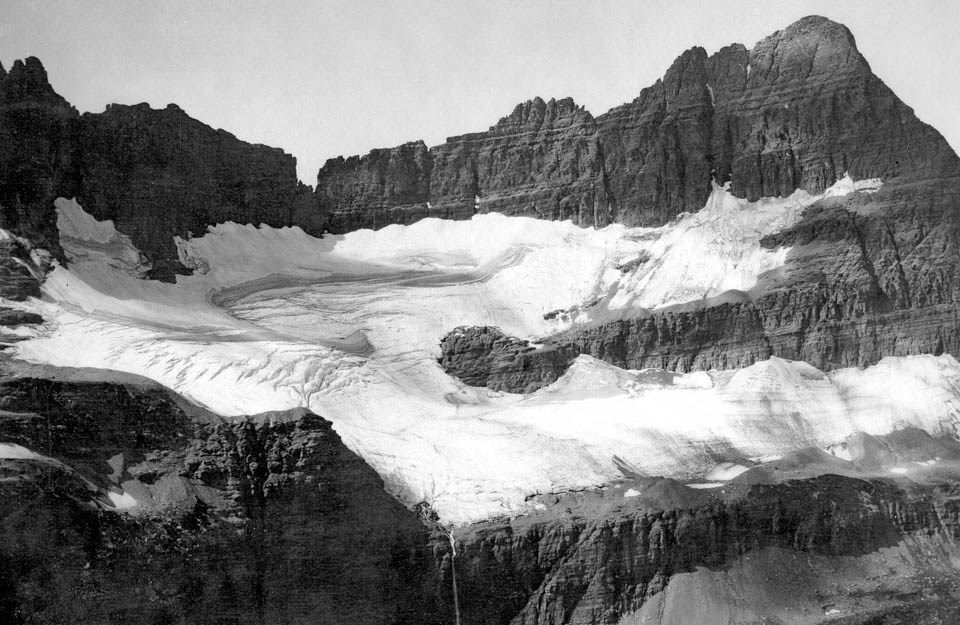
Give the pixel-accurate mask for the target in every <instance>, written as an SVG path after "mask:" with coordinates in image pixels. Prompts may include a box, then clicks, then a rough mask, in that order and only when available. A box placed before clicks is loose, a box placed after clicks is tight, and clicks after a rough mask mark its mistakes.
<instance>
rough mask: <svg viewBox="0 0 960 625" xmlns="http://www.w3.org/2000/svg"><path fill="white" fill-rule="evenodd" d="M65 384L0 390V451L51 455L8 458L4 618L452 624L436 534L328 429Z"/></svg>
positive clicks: (0, 535) (152, 393) (308, 418)
mask: <svg viewBox="0 0 960 625" xmlns="http://www.w3.org/2000/svg"><path fill="white" fill-rule="evenodd" d="M54 373H55V377H57V378H60V379H50V378H37V377H19V376H14V377H9V376H6V377H5V378H4V379H3V380H2V381H0V440H2V441H4V442H5V443H16V444H20V445H22V446H25V447H27V448H29V449H31V450H32V451H35V452H37V453H40V454H43V455H44V456H47V458H46V459H43V460H32V459H4V460H0V477H2V479H0V491H2V497H0V563H2V566H0V621H2V622H4V623H11V624H18V623H60V622H63V623H66V622H69V623H110V622H118V623H119V622H123V623H197V624H204V625H206V624H213V623H218V624H219V623H234V624H245V623H256V624H261V625H262V624H268V623H305V622H310V623H351V624H353V623H438V622H441V621H443V620H445V619H443V618H441V615H440V613H439V612H438V610H440V604H439V602H438V598H437V597H438V592H439V591H438V588H437V583H438V581H437V580H438V578H437V574H436V572H435V571H434V568H433V560H432V556H431V549H430V547H429V542H428V541H429V530H428V528H427V526H425V525H424V524H423V523H422V522H421V520H420V518H419V517H418V516H417V515H416V514H414V513H413V512H410V511H408V510H407V509H406V508H404V507H403V506H401V505H400V504H399V503H397V502H396V501H395V500H394V499H393V498H391V497H390V496H389V495H387V494H386V493H385V492H384V490H383V482H382V481H381V480H380V478H379V476H377V474H376V473H375V472H374V471H373V470H372V469H371V468H370V467H369V466H367V465H366V464H365V463H364V462H363V461H362V460H361V459H360V458H359V457H358V456H356V455H355V454H354V453H352V452H351V451H349V450H348V449H347V448H346V447H345V446H344V445H343V443H342V442H341V440H340V438H339V436H337V434H336V433H335V432H334V431H333V429H332V428H331V426H330V423H329V422H327V421H325V420H324V419H322V418H320V417H318V416H316V415H313V414H311V413H309V412H306V411H299V412H297V411H294V412H290V413H278V414H272V415H261V416H259V417H250V418H239V419H234V420H231V421H229V422H227V421H223V420H221V419H219V418H218V417H215V416H213V415H210V414H208V413H205V412H204V411H202V410H200V409H197V408H196V407H192V406H190V405H189V404H187V403H186V402H184V401H183V400H182V399H180V398H178V397H176V396H175V395H174V394H173V393H172V392H170V391H168V390H167V389H164V388H162V387H159V386H158V385H156V384H153V383H150V382H147V381H145V380H131V378H132V377H133V376H126V377H125V378H124V379H123V380H121V381H120V382H112V381H108V380H102V381H91V380H88V381H70V380H71V379H74V378H76V377H77V376H76V373H74V372H70V371H66V372H65V371H63V370H60V371H57V372H54ZM117 454H123V461H122V464H120V465H116V464H108V462H107V460H109V459H111V458H115V457H116V455H117ZM117 483H121V484H122V488H123V489H124V490H125V491H127V492H135V493H136V494H137V496H138V497H139V499H140V501H141V505H140V506H139V507H138V508H134V509H132V514H127V513H122V512H117V511H115V510H113V509H112V508H110V507H109V505H107V502H108V500H107V498H106V497H105V496H104V493H105V489H106V488H109V487H111V486H113V487H114V488H116V485H117ZM144 493H150V495H144Z"/></svg>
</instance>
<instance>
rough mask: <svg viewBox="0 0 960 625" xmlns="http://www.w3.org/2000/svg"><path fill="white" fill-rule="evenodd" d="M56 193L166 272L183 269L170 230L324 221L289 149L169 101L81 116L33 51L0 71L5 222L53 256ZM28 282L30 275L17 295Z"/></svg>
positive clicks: (9, 262)
mask: <svg viewBox="0 0 960 625" xmlns="http://www.w3.org/2000/svg"><path fill="white" fill-rule="evenodd" d="M59 196H62V197H78V199H79V200H80V201H81V202H82V204H83V206H84V207H85V208H86V210H87V211H88V212H90V213H91V214H92V215H94V216H96V217H97V218H98V219H113V220H114V222H115V224H116V225H117V227H118V228H119V229H120V231H121V232H123V233H124V234H126V235H129V236H130V237H131V239H132V240H133V243H134V244H135V245H136V246H137V247H138V248H139V249H140V250H141V251H142V252H144V253H145V254H146V255H147V257H148V259H149V260H150V261H151V263H152V264H153V270H152V272H151V276H152V277H156V278H162V279H170V278H171V277H172V276H173V274H175V273H184V272H186V271H187V268H185V267H184V266H183V265H181V264H180V263H179V261H178V258H177V251H176V246H175V244H174V236H181V237H188V236H190V235H191V234H193V235H201V234H203V233H204V232H205V231H206V228H207V226H209V225H214V224H217V223H222V222H225V221H238V222H241V223H254V224H258V225H259V224H260V223H265V224H268V225H271V226H278V227H279V226H290V225H294V224H297V225H300V226H301V227H302V228H303V229H304V230H306V231H307V232H310V233H312V234H317V235H319V234H320V233H321V232H322V229H323V220H322V219H321V218H320V214H319V211H318V210H317V208H316V202H315V199H314V197H313V195H312V193H311V190H310V189H309V187H306V186H304V185H302V184H301V183H300V182H299V181H298V180H297V175H296V159H294V158H293V157H292V156H290V155H288V154H285V153H284V152H283V151H281V150H279V149H277V148H269V147H267V146H262V145H251V144H248V143H245V142H243V141H240V140H238V139H237V138H236V137H234V136H233V135H231V134H230V133H228V132H226V131H223V130H214V129H213V128H210V127H209V126H206V125H205V124H203V123H201V122H199V121H197V120H195V119H193V118H191V117H190V116H188V115H187V114H186V113H185V112H183V111H182V110H181V109H180V108H178V107H177V106H175V105H170V106H168V107H167V108H165V109H160V110H155V109H152V108H150V107H149V106H148V105H146V104H140V105H136V106H120V105H112V106H109V107H107V110H106V111H105V112H103V113H86V114H84V115H82V116H81V115H78V113H77V111H76V109H74V108H73V107H72V106H70V104H69V103H68V102H67V101H66V100H65V99H64V98H62V97H61V96H60V95H58V94H57V93H56V92H55V91H54V89H53V87H52V86H51V85H50V83H49V81H48V80H47V74H46V71H45V70H44V68H43V65H42V64H41V63H40V61H39V60H38V59H36V58H34V57H30V58H28V59H26V61H23V62H21V61H17V62H16V63H14V66H13V67H12V68H11V70H10V72H9V73H5V72H0V228H3V229H4V230H7V231H9V232H11V233H13V234H15V235H17V236H19V237H21V238H23V239H24V240H25V241H27V242H28V245H29V246H30V247H31V249H32V248H39V249H43V250H48V251H49V252H51V253H53V254H54V255H55V256H59V244H58V239H57V229H56V214H55V212H54V207H53V201H54V200H55V199H56V198H57V197H59ZM17 264H20V263H17V262H16V260H14V259H13V257H12V255H11V253H10V252H8V251H7V250H6V249H5V248H3V246H0V272H3V273H12V274H15V275H21V274H22V273H23V272H22V271H21V270H20V269H17V267H16V266H15V265H17ZM38 269H40V275H42V267H38ZM17 272H19V273H17ZM31 282H32V283H33V285H32V286H31V284H30V283H31ZM34 291H36V279H35V278H34V279H33V280H26V281H25V282H24V283H23V286H22V288H20V289H19V295H20V296H25V295H30V294H34Z"/></svg>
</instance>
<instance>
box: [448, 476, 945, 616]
mask: <svg viewBox="0 0 960 625" xmlns="http://www.w3.org/2000/svg"><path fill="white" fill-rule="evenodd" d="M677 489H682V490H687V489H686V488H685V487H682V486H680V485H678V484H677V483H676V482H672V481H671V480H662V481H660V482H658V483H656V484H655V485H654V486H652V487H650V490H659V491H661V492H660V493H659V495H660V496H661V497H663V496H666V495H668V494H669V491H672V490H677ZM934 490H935V489H930V492H928V493H925V494H924V495H920V494H919V493H914V494H912V495H911V494H908V493H907V492H906V491H904V490H902V489H901V488H900V487H898V486H896V485H894V484H893V483H890V482H886V481H883V480H861V479H854V478H849V477H841V476H839V475H823V476H821V477H816V478H812V479H804V480H793V481H788V482H786V483H780V484H757V485H754V486H750V487H747V489H746V490H745V491H744V493H743V495H742V496H741V497H738V498H733V499H731V500H727V501H720V500H718V499H714V500H712V502H711V501H710V500H711V499H712V498H710V497H707V496H702V498H703V499H705V500H707V501H706V502H703V501H701V502H700V503H699V504H697V503H696V501H697V500H696V498H691V497H689V496H688V497H687V499H688V502H687V503H686V504H685V505H679V506H677V505H676V504H674V505H673V506H671V505H666V506H659V507H658V506H650V505H638V506H634V507H633V509H631V506H630V505H629V504H623V507H624V508H625V510H619V511H617V512H615V513H612V514H608V515H602V514H601V515H596V514H585V515H583V516H581V515H580V514H579V513H577V512H574V513H573V514H570V513H569V509H568V511H567V513H566V514H563V513H561V514H559V515H558V516H554V517H550V516H549V515H545V516H544V519H543V520H542V521H537V520H536V517H533V518H521V519H516V520H513V521H504V522H500V523H496V522H490V523H486V524H480V525H477V526H474V527H472V528H468V529H466V530H464V531H462V532H461V533H459V534H458V535H457V536H458V539H457V555H456V570H457V574H458V580H457V584H458V587H459V589H460V594H459V597H460V607H461V612H462V622H463V623H464V624H465V625H467V624H475V623H491V624H492V623H514V624H520V623H523V624H525V625H535V624H541V625H542V624H546V623H550V624H561V623H572V624H578V625H580V624H599V623H617V622H619V621H620V619H621V618H622V617H624V616H626V615H629V614H630V613H633V612H635V611H637V610H638V609H640V608H641V607H642V606H644V604H646V603H648V602H651V601H653V602H656V601H657V600H659V599H660V597H658V594H659V593H661V592H663V591H664V590H665V589H666V588H667V586H668V584H669V583H670V581H671V578H673V577H674V576H678V575H681V574H683V573H686V572H691V571H694V570H696V569H697V567H707V568H708V570H709V571H713V572H712V573H708V575H712V576H719V575H722V574H724V573H723V572H724V571H728V570H734V571H736V570H738V569H736V568H735V567H742V566H743V563H744V561H746V562H749V560H750V559H751V558H762V557H764V554H765V553H769V550H771V549H774V550H776V549H780V550H783V551H782V552H781V554H783V556H782V557H781V559H780V561H781V563H782V564H786V562H787V561H788V559H789V558H794V559H797V560H798V561H800V560H805V561H806V563H807V564H810V563H811V562H815V563H816V564H814V565H811V568H812V571H810V574H809V576H808V577H807V578H806V579H800V580H792V583H793V584H795V585H794V586H792V587H791V588H790V589H789V592H790V593H798V595H799V596H795V597H791V596H784V597H781V606H780V607H782V606H783V605H786V606H788V609H789V606H791V602H793V607H794V608H795V607H797V605H803V604H802V603H801V601H802V600H801V598H800V597H804V598H806V596H808V595H810V594H811V593H813V591H814V590H816V588H817V581H816V577H817V576H828V577H829V575H830V574H831V573H835V572H836V568H834V567H836V566H837V565H838V564H839V563H840V562H846V563H850V562H853V561H855V560H853V558H855V557H863V556H865V555H867V554H871V553H875V552H877V551H878V550H881V549H885V548H890V547H894V546H898V545H899V546H900V548H901V549H903V550H904V552H907V553H911V554H912V557H915V558H917V561H916V562H917V563H918V564H917V570H916V571H914V573H915V574H916V575H917V577H919V574H922V573H924V572H926V574H927V575H929V574H930V571H933V570H934V569H932V568H930V569H927V570H926V571H925V570H924V567H926V566H932V563H933V562H934V561H937V562H938V563H939V564H940V565H944V564H946V566H947V568H948V569H949V568H950V565H949V564H948V560H949V558H948V557H943V558H938V556H937V555H936V553H937V551H938V550H939V549H940V547H932V545H933V544H936V545H949V544H950V543H951V541H952V540H954V539H955V538H956V537H957V536H958V532H960V522H958V519H960V507H958V503H957V501H956V500H955V499H954V494H952V493H951V492H949V488H947V489H946V490H944V491H936V494H935V493H934ZM669 499H670V497H667V500H669ZM625 501H628V502H629V501H630V500H625ZM561 509H562V506H561ZM931 537H932V538H931ZM928 541H930V542H929V544H928ZM904 542H905V545H906V546H904ZM442 545H443V543H441V542H438V543H437V548H436V549H437V558H438V559H439V560H440V562H441V564H440V565H439V567H440V569H441V570H442V571H447V572H448V571H449V562H448V560H449V558H450V553H449V549H444V548H443V547H442ZM948 549H949V548H948ZM944 553H945V552H944ZM791 554H804V555H801V556H799V557H796V558H795V557H794V556H792V555H791ZM821 556H828V557H821ZM836 556H845V558H843V559H835V557H836ZM901 557H903V556H901ZM907 557H910V556H907ZM941 560H942V562H941ZM828 562H829V563H830V564H829V565H827V566H824V565H825V564H826V563H828ZM778 566H779V565H778ZM789 567H790V568H788V569H785V570H782V571H781V570H778V569H777V568H774V569H772V570H771V569H767V570H765V571H763V575H755V576H754V577H747V576H744V575H743V573H742V572H740V573H739V583H741V584H743V585H744V587H745V590H744V592H745V593H746V594H745V596H746V597H749V596H751V593H754V592H756V593H759V592H760V591H761V590H762V589H763V585H764V584H765V583H768V581H767V580H769V579H771V578H780V579H783V580H787V579H791V578H792V577H794V576H795V573H796V571H799V570H800V569H801V568H802V567H801V566H800V564H798V563H793V562H791V563H790V564H789ZM817 567H819V570H818V568H817ZM890 570H891V571H892V569H890ZM837 581H841V582H848V581H849V580H837ZM914 581H919V580H914ZM931 583H932V582H926V584H927V586H928V587H929V585H930V584H931ZM936 583H937V584H943V585H944V587H946V586H950V585H951V584H952V585H953V587H955V586H956V583H957V575H956V572H954V573H953V575H952V577H950V576H944V577H941V578H938V579H937V581H936ZM922 585H923V583H922V582H921V586H922ZM873 586H874V587H873V588H871V589H870V590H871V591H873V592H875V593H876V594H877V596H879V597H885V598H886V599H889V600H890V602H891V603H888V604H887V606H886V607H885V608H880V609H879V610H878V613H880V614H885V613H887V612H885V611H884V610H890V611H891V613H892V612H895V611H896V610H898V609H904V608H903V604H908V605H912V606H913V609H916V610H918V612H916V613H918V614H919V613H920V611H922V610H923V609H925V606H924V605H922V604H923V602H924V601H925V600H927V599H929V597H923V596H920V593H917V596H908V594H909V593H903V595H902V596H900V597H899V599H895V597H896V596H897V595H901V590H899V589H898V588H897V587H895V586H894V587H891V588H886V589H885V592H884V591H881V586H882V583H878V582H874V583H873ZM941 590H942V589H941ZM833 592H834V593H835V594H836V595H838V596H843V592H844V591H843V590H842V589H840V588H834V589H833ZM885 593H886V594H885ZM784 594H785V595H789V593H784ZM818 599H819V600H820V601H821V602H823V601H828V597H827V596H820V597H815V598H814V599H813V602H814V603H813V605H814V606H815V607H816V608H817V611H818V612H819V611H820V610H819V609H820V605H821V604H818V603H815V602H816V601H817V600H818ZM937 599H946V600H947V601H948V602H949V606H950V607H951V608H952V609H956V607H957V600H956V598H955V597H953V598H951V596H950V595H947V596H945V597H944V596H943V595H939V596H938V597H937ZM686 600H688V601H691V600H693V598H692V597H687V599H686ZM737 604H738V600H737V599H736V598H734V597H732V596H729V595H728V596H726V597H724V600H723V604H721V605H720V606H719V609H721V610H723V611H724V612H727V611H729V610H732V609H735V608H736V607H737ZM891 604H892V605H891ZM942 607H943V606H941V605H940V603H936V604H935V605H934V606H933V607H932V608H930V609H939V608H942ZM771 611H772V610H771ZM866 613H867V610H864V611H863V612H861V614H866ZM761 616H763V617H768V616H770V614H761ZM651 622H658V623H659V622H660V621H656V620H655V621H651ZM717 622H723V623H727V622H728V621H727V620H723V619H720V620H719V621H717ZM729 622H731V623H732V622H739V621H736V620H735V619H734V620H731V621H729ZM757 622H761V621H757ZM797 622H820V619H815V618H811V619H810V620H806V621H797ZM858 622H859V621H858ZM917 622H922V621H917ZM932 622H938V621H932Z"/></svg>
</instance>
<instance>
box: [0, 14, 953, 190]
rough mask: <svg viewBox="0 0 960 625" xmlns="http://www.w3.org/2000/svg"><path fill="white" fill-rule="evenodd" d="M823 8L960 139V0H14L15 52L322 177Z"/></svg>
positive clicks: (56, 75) (90, 101)
mask: <svg viewBox="0 0 960 625" xmlns="http://www.w3.org/2000/svg"><path fill="white" fill-rule="evenodd" d="M809 14H819V15H824V16H826V17H829V18H831V19H833V20H835V21H838V22H841V23H843V24H845V25H847V26H848V27H849V28H850V30H851V31H853V33H854V35H855V37H856V39H857V44H858V46H859V48H860V50H861V52H862V53H863V54H864V56H865V57H866V58H867V60H868V61H869V62H870V64H871V67H872V68H873V71H874V73H876V74H877V75H878V76H880V78H882V79H883V80H884V81H885V82H886V83H887V84H888V85H889V86H890V87H891V88H892V89H893V90H894V91H895V92H896V93H897V94H898V95H899V96H900V97H901V98H902V99H903V100H904V101H905V102H906V103H907V104H908V105H910V106H912V107H913V108H914V109H915V111H916V113H917V115H918V116H919V117H920V119H922V120H923V121H926V122H928V123H930V124H932V125H933V126H935V127H936V128H937V129H938V130H940V131H941V132H942V133H943V134H944V136H946V138H947V140H948V141H949V142H950V143H951V145H953V146H954V148H955V149H956V148H957V147H960V118H958V117H957V115H956V113H955V110H954V103H955V102H956V101H957V99H958V95H960V94H958V91H960V81H958V80H957V79H956V73H955V71H956V67H958V66H960V38H958V37H957V35H956V25H957V24H960V3H955V2H952V1H950V0H942V1H936V0H927V1H916V2H909V3H904V2H899V1H898V2H886V1H884V2H879V1H846V2H843V3H837V2H835V1H833V0H794V1H792V2H781V1H777V0H773V1H766V2H762V3H760V2H735V1H732V0H713V1H712V2H709V3H706V2H697V1H686V2H678V1H676V0H671V1H667V0H663V1H660V0H649V1H644V2H618V1H609V2H608V1H598V2H580V1H564V0H561V1H556V0H553V1H547V0H523V1H520V2H514V1H509V2H508V1H500V0H495V1H489V2H475V3H467V2H449V1H444V0H406V1H404V2H382V1H377V0H323V1H321V2H299V3H295V2H278V3H259V2H258V3H255V2H247V1H226V0H206V1H202V2H197V1H189V0H169V1H163V2H156V1H153V2H147V1H140V0H125V1H113V0H97V1H67V0H50V1H47V2H29V3H28V2H22V1H16V0H0V15H3V19H2V21H0V62H2V63H3V65H4V67H6V68H8V69H9V67H10V65H12V63H13V61H14V60H15V59H18V58H24V57H26V56H30V55H33V56H37V57H39V58H40V59H41V60H42V61H43V63H44V65H45V67H46V68H47V72H48V74H49V75H50V80H51V82H52V83H53V85H54V87H55V88H56V89H57V91H58V92H59V93H61V94H62V95H63V96H64V97H66V98H67V99H68V100H70V102H71V103H73V104H74V105H75V106H77V108H78V109H80V110H81V111H95V112H98V111H102V110H103V109H104V107H105V106H106V105H107V104H108V103H111V102H119V103H124V104H134V103H137V102H149V103H150V104H151V105H152V106H154V107H163V106H165V105H166V104H167V103H169V102H176V103H177V104H179V105H180V106H181V107H182V108H183V109H185V110H186V111H187V113H189V114H190V115H192V116H193V117H196V118H198V119H200V120H202V121H204V122H206V123H207V124H210V125H211V126H214V127H219V128H225V129H227V130H229V131H231V132H233V133H234V134H235V135H237V136H238V137H239V138H241V139H244V140H246V141H252V142H256V143H266V144H269V145H274V146H279V147H282V148H283V149H284V150H286V151H287V152H290V153H292V154H293V155H294V156H296V157H297V161H298V171H299V175H300V178H301V179H302V180H303V181H304V182H306V183H308V184H313V183H314V182H315V180H316V172H317V169H318V168H319V167H320V166H321V165H322V164H323V162H324V161H325V160H326V159H327V158H331V157H334V156H338V155H351V154H362V153H366V152H367V151H369V150H370V149H371V148H375V147H389V146H393V145H397V144H400V143H403V142H405V141H411V140H416V139H423V140H425V141H426V142H427V144H428V145H435V144H437V143H441V142H443V140H444V139H445V138H446V137H447V136H451V135H457V134H462V133H466V132H475V131H480V130H485V129H486V128H487V127H489V126H490V125H492V124H494V123H495V122H496V121H497V120H498V119H499V118H500V117H502V116H503V115H506V114H507V113H509V112H510V111H511V110H512V109H513V107H514V105H516V104H517V103H518V102H521V101H524V100H528V99H530V98H532V97H534V96H541V97H543V98H550V97H557V98H560V97H566V96H571V97H573V98H574V99H575V100H576V101H577V103H579V104H583V105H585V106H586V107H587V109H588V110H590V111H591V112H592V113H594V114H595V115H598V114H600V113H603V112H605V111H607V110H608V109H609V108H611V107H613V106H616V105H618V104H621V103H623V102H627V101H630V100H632V99H633V98H634V97H636V95H637V94H638V93H639V92H640V90H641V89H642V88H644V87H646V86H649V85H650V84H652V83H653V82H655V81H656V80H657V79H658V78H660V77H661V76H662V75H663V73H664V71H665V70H666V69H667V68H668V67H669V65H670V64H671V62H672V61H673V60H674V59H675V58H676V57H677V56H678V55H679V54H680V53H681V52H683V51H684V50H686V49H688V48H690V47H692V46H696V45H699V46H703V47H704V48H706V50H707V51H708V52H710V53H712V52H715V51H716V50H718V49H719V48H721V47H723V46H725V45H727V44H730V43H735V42H739V43H743V44H745V45H746V46H747V47H752V46H753V45H754V43H756V42H757V41H759V40H760V39H762V38H763V37H765V36H767V35H769V34H771V33H772V32H774V31H776V30H779V29H782V28H784V27H785V26H787V25H788V24H790V23H791V22H793V21H795V20H797V19H799V18H800V17H803V16H804V15H809Z"/></svg>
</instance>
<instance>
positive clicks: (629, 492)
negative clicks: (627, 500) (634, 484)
mask: <svg viewBox="0 0 960 625" xmlns="http://www.w3.org/2000/svg"><path fill="white" fill-rule="evenodd" d="M623 496H624V497H639V496H640V491H638V490H637V489H635V488H628V489H627V490H626V491H625V492H624V493H623Z"/></svg>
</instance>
